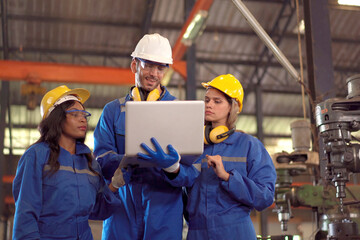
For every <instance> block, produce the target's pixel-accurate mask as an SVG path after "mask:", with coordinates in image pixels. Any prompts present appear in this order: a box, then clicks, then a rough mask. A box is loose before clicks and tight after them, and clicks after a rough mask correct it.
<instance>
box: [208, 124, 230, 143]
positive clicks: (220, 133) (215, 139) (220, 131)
mask: <svg viewBox="0 0 360 240" xmlns="http://www.w3.org/2000/svg"><path fill="white" fill-rule="evenodd" d="M233 132H235V129H231V130H229V129H228V128H227V127H226V126H218V127H216V128H214V129H211V127H210V125H206V126H205V127H204V142H205V144H215V143H220V142H222V141H224V140H225V139H227V138H228V137H229V136H230V135H231V134H232V133H233Z"/></svg>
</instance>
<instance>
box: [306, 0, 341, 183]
mask: <svg viewBox="0 0 360 240" xmlns="http://www.w3.org/2000/svg"><path fill="white" fill-rule="evenodd" d="M304 21H305V43H306V60H307V64H306V66H307V74H308V82H309V89H310V92H311V98H312V99H313V100H314V101H315V102H314V104H313V105H312V106H311V104H310V106H311V107H312V109H311V111H310V121H311V128H312V132H313V134H314V139H313V140H314V141H313V150H314V151H318V152H319V155H320V176H321V177H324V170H325V163H323V161H321V159H322V158H323V157H324V153H323V149H324V148H323V143H322V139H320V138H319V137H318V132H317V129H316V126H315V109H314V108H315V105H316V103H319V102H322V101H324V100H326V99H328V98H332V97H334V95H335V94H334V91H333V90H334V89H335V83H334V68H333V63H332V51H331V34H330V20H329V9H328V1H327V0H316V1H311V0H304Z"/></svg>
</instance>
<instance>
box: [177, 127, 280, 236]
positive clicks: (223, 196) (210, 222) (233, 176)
mask: <svg viewBox="0 0 360 240" xmlns="http://www.w3.org/2000/svg"><path fill="white" fill-rule="evenodd" d="M205 155H220V156H221V157H222V160H223V165H224V168H225V171H227V172H228V173H229V174H230V178H229V181H223V180H221V179H220V178H219V177H218V176H217V175H216V174H215V172H214V170H213V169H212V168H211V167H210V168H208V165H207V161H206V158H205ZM194 165H197V166H196V167H197V169H199V170H200V169H201V173H200V176H199V177H198V178H196V180H195V183H194V184H193V186H192V187H188V188H187V193H188V198H187V207H186V215H188V219H187V221H188V225H189V230H188V235H187V239H188V240H192V239H194V240H199V239H214V240H219V239H227V240H229V239H234V240H235V239H236V240H250V239H251V240H253V239H256V234H255V230H254V226H253V224H252V222H251V218H250V211H251V210H252V209H253V208H255V209H256V210H258V211H261V210H263V209H265V208H267V207H269V206H270V205H271V204H272V202H273V199H274V189H275V181H276V172H275V168H274V165H273V162H272V160H271V157H270V156H269V154H268V152H267V151H266V149H265V148H264V146H263V144H262V143H261V142H260V141H259V140H257V139H256V138H254V137H252V136H250V135H247V134H245V133H242V132H235V133H233V134H232V135H231V136H229V138H228V139H226V140H224V141H223V142H220V143H217V144H214V145H205V147H204V153H203V155H202V156H201V157H200V158H199V159H198V160H196V162H195V164H194ZM182 175H183V174H182V173H181V172H180V173H179V175H178V176H177V177H176V178H175V179H174V180H172V182H173V185H174V186H177V185H180V184H181V181H182V180H179V179H178V178H183V176H182ZM188 184H189V185H191V183H188Z"/></svg>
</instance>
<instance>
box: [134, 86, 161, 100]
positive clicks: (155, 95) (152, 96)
mask: <svg viewBox="0 0 360 240" xmlns="http://www.w3.org/2000/svg"><path fill="white" fill-rule="evenodd" d="M131 96H132V98H133V100H134V101H144V95H143V93H142V91H140V90H139V88H137V87H134V88H133V89H132V90H131ZM159 98H160V92H159V90H158V89H156V88H155V89H154V90H152V91H151V92H149V94H148V96H147V98H146V101H157V100H158V99H159Z"/></svg>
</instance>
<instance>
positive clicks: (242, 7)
mask: <svg viewBox="0 0 360 240" xmlns="http://www.w3.org/2000/svg"><path fill="white" fill-rule="evenodd" d="M232 1H233V3H234V4H235V6H236V7H237V8H238V9H239V11H240V12H241V14H242V15H243V16H244V17H245V19H246V21H247V22H248V23H249V24H250V26H251V27H252V29H253V30H254V31H255V32H256V34H257V35H258V36H259V38H260V39H261V40H262V41H263V42H264V43H265V45H266V46H267V47H268V48H269V49H270V50H271V51H272V52H273V54H274V55H275V57H276V59H277V60H278V61H279V63H280V64H281V65H282V66H283V67H284V68H285V69H286V70H287V71H288V72H289V74H290V75H291V76H292V77H293V78H295V80H297V81H300V75H299V73H298V72H297V71H296V69H295V68H294V67H293V66H292V65H291V63H290V62H289V60H288V59H287V58H286V57H285V55H284V54H283V53H282V52H281V50H280V49H279V48H278V47H277V46H276V44H275V43H274V41H273V40H272V39H271V38H270V36H269V35H268V34H267V33H266V32H265V30H264V29H263V28H262V27H261V25H260V24H259V22H258V21H257V20H256V19H255V17H254V16H253V15H252V14H251V12H250V11H249V9H248V8H247V7H246V6H245V4H244V3H243V2H242V1H241V0H232Z"/></svg>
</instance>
